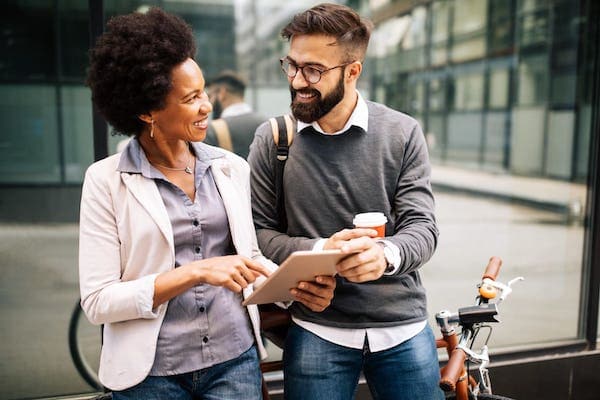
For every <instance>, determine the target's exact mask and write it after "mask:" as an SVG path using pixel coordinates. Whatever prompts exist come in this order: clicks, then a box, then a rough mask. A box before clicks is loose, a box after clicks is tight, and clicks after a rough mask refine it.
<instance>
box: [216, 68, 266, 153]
mask: <svg viewBox="0 0 600 400" xmlns="http://www.w3.org/2000/svg"><path fill="white" fill-rule="evenodd" d="M245 90H246V82H245V80H244V79H243V78H242V77H241V76H240V75H239V74H237V73H235V72H233V71H230V70H225V71H223V72H221V73H220V74H219V75H217V76H216V77H215V78H213V79H212V80H210V82H209V83H208V85H207V92H208V96H209V100H210V102H211V103H212V105H213V121H211V123H210V125H209V127H208V132H207V134H206V140H205V143H208V144H211V145H214V146H219V147H222V148H225V149H227V150H230V151H233V152H234V153H236V154H237V155H239V156H241V157H244V158H247V157H248V151H249V148H250V143H252V139H254V132H255V131H256V128H258V126H259V125H260V124H261V123H262V122H264V121H265V119H266V118H265V117H263V116H262V115H260V114H258V113H256V112H254V111H253V110H252V107H251V106H250V105H249V104H248V103H246V102H245V101H244V92H245Z"/></svg>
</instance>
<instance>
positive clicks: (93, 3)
mask: <svg viewBox="0 0 600 400" xmlns="http://www.w3.org/2000/svg"><path fill="white" fill-rule="evenodd" d="M88 6H89V15H90V48H91V47H93V46H94V44H95V43H96V39H97V38H98V36H100V35H101V34H102V32H103V31H104V4H103V0H88ZM92 107H93V110H92V121H93V126H94V160H95V161H98V160H101V159H103V158H105V157H106V156H108V125H107V123H106V120H105V119H104V118H103V117H102V116H101V115H100V113H99V112H98V110H97V109H96V106H95V105H92Z"/></svg>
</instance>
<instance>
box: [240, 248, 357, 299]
mask: <svg viewBox="0 0 600 400" xmlns="http://www.w3.org/2000/svg"><path fill="white" fill-rule="evenodd" d="M347 256H348V254H342V252H341V251H340V250H322V251H295V252H293V253H292V254H290V256H289V257H288V258H287V259H286V260H285V261H284V262H283V263H282V264H281V265H280V266H279V268H277V270H275V272H273V273H272V274H271V275H269V277H268V278H267V279H266V280H265V281H264V282H263V283H262V284H261V285H260V286H258V287H256V288H254V292H252V294H251V295H250V296H248V298H247V299H246V300H244V302H243V303H242V304H243V305H248V304H265V303H274V302H277V301H290V300H293V297H292V295H291V293H290V289H291V288H294V287H296V286H298V282H300V281H306V282H309V281H314V280H315V277H317V276H319V275H329V276H333V275H335V273H336V272H337V271H336V269H335V265H336V264H337V263H338V262H339V261H340V260H342V259H343V258H344V257H347Z"/></svg>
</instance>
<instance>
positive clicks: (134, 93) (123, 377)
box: [79, 9, 276, 400]
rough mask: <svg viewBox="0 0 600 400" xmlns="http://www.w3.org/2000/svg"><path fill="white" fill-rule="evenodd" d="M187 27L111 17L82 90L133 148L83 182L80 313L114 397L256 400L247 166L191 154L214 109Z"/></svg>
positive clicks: (216, 155) (259, 259) (264, 263)
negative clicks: (95, 337) (98, 330)
mask: <svg viewBox="0 0 600 400" xmlns="http://www.w3.org/2000/svg"><path fill="white" fill-rule="evenodd" d="M194 53H195V44H194V39H193V34H192V31H191V29H190V27H189V26H188V25H187V24H186V23H185V22H184V21H183V20H181V19H180V18H179V17H177V16H174V15H170V14H167V13H165V12H163V11H161V10H159V9H151V10H150V11H149V12H148V13H146V14H140V13H134V14H129V15H124V16H118V17H115V18H113V19H111V20H110V21H109V22H108V24H107V32H106V33H105V34H103V35H102V36H101V37H100V38H99V40H98V42H97V44H96V46H95V47H94V48H93V49H92V51H91V53H90V69H89V73H88V80H87V83H88V85H89V86H90V88H91V90H92V98H93V101H94V103H95V105H96V106H97V107H98V109H99V110H100V112H101V113H102V114H103V115H104V117H105V118H106V119H107V120H108V122H109V123H110V124H111V125H112V126H113V127H114V129H115V130H117V131H119V132H121V133H124V134H127V135H129V136H133V138H132V140H130V142H129V144H128V145H127V147H126V148H125V150H124V151H123V152H122V153H119V154H116V155H113V156H111V157H108V158H106V159H104V160H101V161H99V162H96V163H94V164H93V165H92V166H91V167H90V168H89V169H88V171H87V173H86V176H85V181H84V184H83V191H82V200H81V219H80V256H79V271H80V285H81V298H82V300H81V305H82V307H83V309H84V311H85V313H86V315H87V316H88V318H89V320H90V321H91V322H92V323H95V324H104V340H103V346H102V354H101V359H100V371H99V376H100V380H101V381H102V383H103V384H104V385H105V386H106V387H108V388H110V389H112V390H113V398H114V399H116V400H118V399H188V398H190V399H191V398H203V399H240V398H244V399H260V398H261V390H260V387H261V374H260V369H259V365H258V363H259V358H258V354H257V353H259V354H260V355H261V356H264V355H265V354H264V348H263V346H262V344H261V340H260V336H259V319H258V311H257V309H256V306H250V307H248V308H245V307H243V306H242V305H241V300H242V295H248V294H249V292H250V291H251V287H252V283H253V282H254V281H255V279H256V278H257V277H259V276H266V275H268V274H269V271H270V270H273V269H274V268H275V267H276V266H275V265H274V264H272V263H271V262H270V261H268V260H267V259H265V258H264V257H263V256H262V255H261V254H260V252H259V250H258V247H257V245H256V237H255V233H254V227H253V224H252V219H251V211H250V196H249V188H248V182H249V179H248V176H249V169H248V165H247V164H246V162H245V161H243V160H242V159H241V158H239V157H237V156H235V155H233V154H232V153H229V152H225V151H222V150H219V149H217V148H214V147H211V146H208V145H205V144H203V143H199V142H201V141H202V140H203V139H204V137H205V135H206V129H207V126H208V115H209V113H210V112H211V105H210V103H209V101H208V97H207V95H206V93H205V92H204V78H203V75H202V72H201V70H200V68H199V67H198V65H197V64H196V62H195V61H194V60H193V56H194Z"/></svg>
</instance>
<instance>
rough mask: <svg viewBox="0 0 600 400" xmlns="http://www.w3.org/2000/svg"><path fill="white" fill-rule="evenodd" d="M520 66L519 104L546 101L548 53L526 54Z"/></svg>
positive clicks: (533, 103)
mask: <svg viewBox="0 0 600 400" xmlns="http://www.w3.org/2000/svg"><path fill="white" fill-rule="evenodd" d="M518 68H519V72H518V75H519V76H518V79H519V81H518V93H517V99H516V101H517V104H519V105H535V104H540V103H544V102H545V101H546V99H547V97H548V95H547V93H548V89H547V87H548V58H547V56H546V54H533V55H524V56H523V59H522V61H521V63H520V64H519V67H518Z"/></svg>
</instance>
